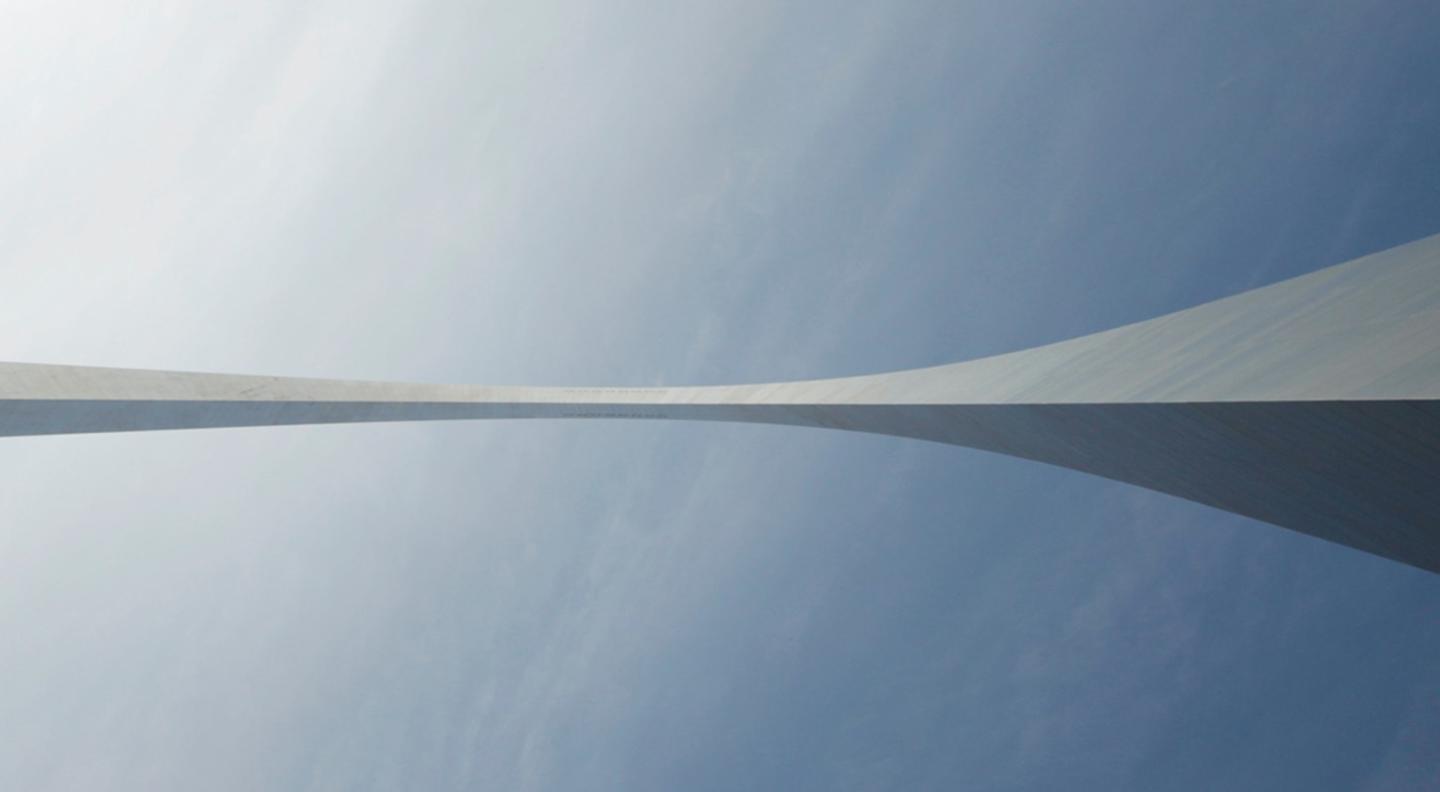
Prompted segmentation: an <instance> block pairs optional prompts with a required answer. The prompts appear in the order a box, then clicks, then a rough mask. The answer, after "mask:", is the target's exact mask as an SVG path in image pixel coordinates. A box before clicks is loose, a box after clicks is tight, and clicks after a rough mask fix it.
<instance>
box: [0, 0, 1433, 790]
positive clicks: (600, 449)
mask: <svg viewBox="0 0 1440 792" xmlns="http://www.w3.org/2000/svg"><path fill="white" fill-rule="evenodd" d="M1254 5H1257V4H1251V3H1239V2H1235V3H1227V2H1217V3H1209V4H1205V5H1204V6H1203V7H1196V8H1187V9H1179V10H1175V9H1166V8H1159V7H1154V6H1155V4H1148V3H1132V2H1095V3H1088V4H1085V5H1084V6H1083V8H1081V7H1077V6H1074V4H1070V3H1058V2H1056V3H1042V2H1036V3H1006V4H999V3H983V4H962V3H940V2H936V3H922V2H891V3H885V4H883V5H878V6H875V7H858V8H855V9H841V8H836V7H835V4H831V3H790V4H783V5H782V4H775V3H768V2H767V3H761V2H751V3H747V2H729V3H667V4H646V3H629V2H622V3H613V4H604V6H603V8H602V7H601V5H600V4H589V3H575V4H567V3H559V2H554V3H548V2H546V3H542V2H527V3H509V4H507V3H494V4H475V3H460V2H449V3H446V2H432V3H425V2H349V3H328V4H327V3H314V4H296V3H280V2H275V3H268V4H267V3H261V2H256V3H249V4H243V5H240V6H237V7H235V8H221V7H219V6H214V7H211V6H203V5H198V4H196V5H190V4H183V3H181V4H172V3H158V2H157V3H139V4H131V5H129V6H126V7H120V6H114V5H112V4H103V3H69V4H67V3H64V2H48V3H18V4H4V5H0V21H3V22H4V24H0V74H4V75H6V76H5V77H3V78H0V107H4V108H7V110H6V111H4V115H6V116H7V117H8V119H9V120H8V121H7V122H6V123H0V151H3V152H5V153H4V155H3V159H0V162H3V163H4V167H5V173H6V177H7V178H5V179H3V180H0V359H6V360H19V361H34V362H50V363H71V364H87V365H110V366H126V367H141V368H169V369H193V370H204V371H231V372H237V373H263V374H280V375H294V376H314V377H353V378H364V379H393V380H418V381H434V382H478V383H491V384H533V385H568V384H584V385H589V384H595V385H671V384H677V385H678V384H713V383H724V382H756V381H767V380H783V379H797V378H814V377H826V376H842V375H848V374H860V373H868V372H874V371H883V370H891V369H900V368H909V367H914V366H922V365H932V364H939V363H946V362H952V361H956V360H962V359H966V358H971V357H976V356H981V355H986V354H993V353H998V352H1004V351H1010V350H1014V349H1019V348H1023V347H1028V346H1032V345H1035V344H1040V343H1045V342H1049V341H1055V340H1059V339H1062V338H1066V337H1070V336H1073V335H1077V334H1081V333H1087V332H1093V331H1096V330H1101V329H1105V328H1108V327H1112V326H1115V325H1118V324H1122V323H1126V322H1131V321H1136V320H1140V319H1145V318H1149V317H1151V316H1156V315H1159V314H1162V313H1166V312H1168V311H1172V310H1176V309H1179V308H1183V307H1187V306H1190V305H1195V304H1198V303H1201V302H1204V301H1207V300H1210V299H1213V298H1216V297H1220V296H1224V295H1227V294H1232V293H1235V292H1238V291H1241V290H1244V289H1247V288H1251V287H1254V286H1258V285H1262V284H1265V283H1270V282H1274V281H1276V280H1280V279H1282V278H1285V277H1287V276H1291V275H1296V274H1300V273H1304V272H1308V271H1312V270H1314V269H1318V268H1320V267H1323V266H1326V265H1329V264H1334V263H1339V262H1341V261H1344V260H1347V259H1350V258H1353V257H1355V256H1358V255H1362V254H1365V253H1369V252H1373V251H1375V250H1379V249H1382V248H1385V247H1389V246H1392V245H1395V244H1399V243H1403V242H1407V241H1410V240H1412V239H1415V238H1418V237H1421V236H1425V235H1428V234H1432V233H1436V232H1437V231H1440V188H1437V186H1436V185H1440V154H1437V153H1436V149H1435V145H1434V141H1435V140H1437V139H1440V90H1437V89H1436V88H1435V86H1437V85H1440V54H1437V49H1436V47H1435V46H1434V42H1435V41H1436V40H1440V9H1437V8H1435V7H1434V5H1433V4H1432V3H1424V2H1409V3H1407V2H1368V3H1367V2H1336V3H1317V2H1271V3H1265V4H1258V5H1261V6H1262V7H1259V8H1256V7H1253V6H1254ZM0 476H3V481H4V482H5V484H4V485H3V486H0V635H4V636H6V638H5V640H4V641H0V668H3V669H4V670H5V673H4V674H3V676H0V787H4V788H7V789H8V788H14V789H137V790H139V789H180V788H197V787H201V788H207V789H237V790H239V789H256V788H278V789H296V790H330V789H335V790H340V789H345V790H356V789H396V788H417V789H418V788H425V789H473V788H477V787H478V788H503V789H517V790H531V789H533V790H569V789H627V790H649V789H654V790H669V789H677V788H685V789H700V790H704V789H717V790H718V789H737V788H752V789H753V788H787V789H881V788H885V789H890V788H904V789H954V788H977V789H1000V790H1047V789H1056V788H1065V789H1080V790H1116V789H1134V790H1210V789H1222V788H1247V789H1316V790H1329V789H1335V790H1351V789H1358V790H1410V789H1423V788H1426V787H1427V786H1429V785H1432V784H1437V783H1440V663H1437V662H1436V658H1437V657H1440V578H1437V577H1436V576H1434V575H1429V574H1427V573H1424V572H1420V571H1418V570H1414V569H1410V568H1407V567H1403V566H1401V565H1398V564H1394V563H1391V562H1387V561H1384V560H1381V559H1378V558H1373V557H1369V556H1366V555H1363V554H1360V553H1357V552H1355V551H1351V550H1347V549H1345V548H1341V547H1336V546H1331V545H1327V544H1325V543H1322V542H1318V541H1315V540H1312V539H1308V538H1306V537H1303V536H1299V535H1296V534H1292V533H1289V532H1285V531H1282V530H1280V529H1277V528H1273V527H1270V526H1266V525H1263V524H1259V523H1256V522H1253V521H1249V520H1246V519H1243V518H1240V517H1236V516H1233V515H1227V514H1223V513H1219V512H1216V511H1214V510H1211V509H1207V508H1204V507H1201V506H1198V505H1194V504H1190V503H1186V502H1183V501H1179V500H1176V499H1173V498H1168V497H1165V496H1162V495H1158V494H1155V493H1151V492H1146V491H1141V490H1138V489H1135V488H1132V487H1127V486H1124V485H1121V484H1116V483H1113V482H1108V481H1103V480H1099V479H1095V478H1092V477H1087V476H1084V475H1081V474H1077V473H1074V472H1070V471H1062V470H1057V469H1052V468H1047V467H1044V466H1041V465H1035V464H1032V463H1026V462H1021V461H1017V460H1013V459H1007V458H1003V457H999V456H995V455H990V454H983V453H979V452H972V451H968V450H965V449H959V448H953V447H945V446H938V445H931V444H925V443H919V442H909V441H904V440H899V439H895V438H882V437H866V436H858V435H847V434H844V433H830V432H823V431H816V430H805V429H794V428H781V427H761V426H722V425H715V426H709V425H699V424H697V425H688V424H660V423H650V422H614V423H608V422H524V423H518V422H517V423H498V422H497V423H479V422H477V423H464V424H452V425H437V426H427V425H377V426H331V427H287V428H267V429H246V430H215V431H198V432H165V433H154V434H142V435H133V436H127V435H106V436H90V437H43V438H9V439H5V440H4V441H3V442H0Z"/></svg>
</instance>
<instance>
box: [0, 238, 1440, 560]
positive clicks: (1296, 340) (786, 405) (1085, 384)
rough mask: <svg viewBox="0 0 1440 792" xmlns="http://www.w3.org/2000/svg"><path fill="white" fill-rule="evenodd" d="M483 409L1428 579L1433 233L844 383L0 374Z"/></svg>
mask: <svg viewBox="0 0 1440 792" xmlns="http://www.w3.org/2000/svg"><path fill="white" fill-rule="evenodd" d="M476 418H633V419H680V420H711V421H746V422H754V423H771V424H786V425H792V426H810V427H824V428H830V429H846V430H850V431H857V432H873V433H879V434H887V435H896V436H899V437H910V438H918V439H922V440H932V441H936V442H941V443H951V444H954V445H961V446H969V447H972V448H978V449H983V450H987V451H994V452H998V453H1002V454H1010V455H1012V456H1017V457H1023V458H1025V459H1031V460H1035V461H1037V462H1044V463H1048V464H1052V465H1060V466H1063V467H1067V468H1073V469H1075V470H1080V471H1084V472H1087V473H1092V474H1095V475H1099V476H1105V477H1107V478H1111V479H1116V480H1118V481H1124V482H1129V483H1131V484H1135V485H1138V486H1141V487H1147V488H1149V489H1153V490H1158V491H1160V492H1165V493H1169V494H1171V495H1176V496H1179V497H1181V498H1186V499H1189V500H1192V501H1198V502H1200V503H1204V504H1207V505H1210V506H1213V507H1216V508H1219V509H1224V510H1226V511H1231V512H1235V513H1238V514H1243V515H1246V516H1249V517H1253V518H1256V519H1259V520H1263V521H1265V522H1268V523H1272V524H1274V525H1278V526H1281V527H1284V528H1289V529H1292V530H1295V531H1299V532H1301V533H1305V534H1309V535H1311V536H1315V537H1318V538H1320V539H1325V540H1327V541H1331V542H1337V543H1340V544H1343V545H1348V546H1350V547H1353V548H1356V549H1359V550H1363V551H1365V552H1368V553H1374V554H1376V555H1380V556H1384V557H1386V558H1390V559H1393V560H1396V561H1400V562H1402V563H1405V564H1410V565H1412V566H1416V567H1420V568H1422V569H1427V570H1430V571H1432V572H1440V235H1437V236H1432V237H1428V238H1426V239H1422V240H1419V241H1417V242H1412V243H1410V244H1408V245H1403V246H1400V247H1397V248H1393V249H1390V250H1387V251H1384V252H1381V253H1376V254H1373V255H1370V256H1366V257H1363V258H1360V259H1356V260H1354V261H1351V262H1348V263H1345V264H1341V265H1338V266H1334V267H1330V268H1328V269H1323V270H1320V271H1317V272H1314V273H1311V274H1309V275H1304V276H1301V277H1298V278H1293V279H1291V280H1288V281H1284V282H1281V283H1277V284H1275V285H1272V286H1268V287H1265V288H1261V289H1256V290H1254V291H1250V292H1246V293H1243V294H1239V295H1236V296H1233V297H1229V298H1226V299H1223V300H1217V301H1215V302H1211V303H1207V304H1205V305H1201V306H1198V307H1195V308H1191V309H1188V310H1184V311H1179V312H1177V313H1172V314H1169V315H1166V316H1162V317H1159V318H1156V319H1151V320H1149V321H1145V322H1139V323H1137V324H1132V325H1127V326H1125V327H1120V328H1116V329H1113V330H1108V331H1105V332H1101V333H1096V334H1094V335H1088V336H1084V337H1080V338H1074V339H1071V340H1068V341H1062V342H1060V343H1056V344H1051V345H1048V346H1043V347H1037V348H1034V349H1028V350H1024V351H1020V352H1014V353H1011V354H1006V355H999V356H996V357H990V358H984V359H980V360H973V361H968V362H964V363H954V364H951V365H945V366H936V367H933V368H924V369H914V370H910V371H897V372H891V373H885V374H873V375H868V376H859V377H845V378H840V379H824V380H809V381H799V382H779V383H771V384H760V385H733V386H715V387H677V388H527V387H492V386H472V385H426V384H406V383H384V382H352V381H336V380H318V379H297V378H283V377H260V376H240V375H232V374H202V373H187V372H170V371H139V370H129V369H108V368H93V367H80V366H56V365H41V364H31V363H0V436H6V435H9V436H17V435H42V434H66V433H77V432H119V431H138V430H148V429H195V428H206V427H229V426H269V425H280V424H308V423H351V422H367V421H415V420H468V419H476Z"/></svg>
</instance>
